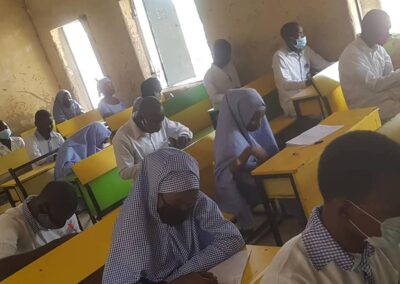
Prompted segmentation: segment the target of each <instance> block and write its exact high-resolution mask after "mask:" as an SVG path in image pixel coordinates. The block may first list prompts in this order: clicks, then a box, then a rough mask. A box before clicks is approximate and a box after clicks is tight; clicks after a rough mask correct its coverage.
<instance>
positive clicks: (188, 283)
mask: <svg viewBox="0 0 400 284" xmlns="http://www.w3.org/2000/svg"><path fill="white" fill-rule="evenodd" d="M170 283H171V284H197V283H199V284H218V281H217V278H216V277H215V276H214V275H213V274H212V273H210V272H192V273H190V274H187V275H184V276H181V277H179V278H178V279H175V280H174V281H172V282H170Z"/></svg>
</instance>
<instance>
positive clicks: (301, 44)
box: [294, 37, 307, 50]
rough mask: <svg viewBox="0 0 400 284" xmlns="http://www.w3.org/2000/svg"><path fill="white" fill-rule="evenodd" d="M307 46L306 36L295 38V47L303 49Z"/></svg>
mask: <svg viewBox="0 0 400 284" xmlns="http://www.w3.org/2000/svg"><path fill="white" fill-rule="evenodd" d="M306 46H307V37H302V38H298V39H297V40H296V44H295V45H294V47H295V48H297V49H300V50H303V49H304V48H306Z"/></svg>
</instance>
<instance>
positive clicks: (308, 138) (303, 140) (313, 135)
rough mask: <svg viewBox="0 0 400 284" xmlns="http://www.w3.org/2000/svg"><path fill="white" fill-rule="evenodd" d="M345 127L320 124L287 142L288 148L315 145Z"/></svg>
mask: <svg viewBox="0 0 400 284" xmlns="http://www.w3.org/2000/svg"><path fill="white" fill-rule="evenodd" d="M342 127H343V125H321V124H318V125H317V126H314V127H313V128H311V129H309V130H307V131H306V132H303V133H302V134H300V135H299V136H297V137H295V138H293V139H292V140H289V141H287V142H286V145H288V146H300V145H313V144H316V143H318V142H319V141H323V139H324V138H325V137H327V136H328V135H330V134H332V133H334V132H336V131H338V130H339V129H341V128H342Z"/></svg>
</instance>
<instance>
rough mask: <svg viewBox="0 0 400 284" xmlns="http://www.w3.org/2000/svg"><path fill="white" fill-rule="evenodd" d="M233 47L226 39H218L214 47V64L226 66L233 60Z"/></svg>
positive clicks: (221, 66)
mask: <svg viewBox="0 0 400 284" xmlns="http://www.w3.org/2000/svg"><path fill="white" fill-rule="evenodd" d="M231 53H232V47H231V44H230V43H229V42H228V41H227V40H225V39H217V40H216V41H215V43H214V48H213V59H214V64H215V65H217V66H218V67H220V68H223V67H225V66H226V65H227V64H228V63H229V62H230V61H231Z"/></svg>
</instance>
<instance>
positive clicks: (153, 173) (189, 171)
mask: <svg viewBox="0 0 400 284" xmlns="http://www.w3.org/2000/svg"><path fill="white" fill-rule="evenodd" d="M199 188H200V180H199V168H198V164H197V162H196V160H195V159H194V158H193V157H191V156H190V155H189V154H187V153H185V152H182V151H180V150H177V149H173V148H166V149H161V150H158V151H156V152H154V153H152V154H149V155H148V156H146V157H145V159H144V161H143V165H142V168H141V169H140V173H139V175H138V178H137V180H136V182H135V186H134V188H133V189H132V190H131V192H130V193H129V196H128V197H127V199H126V200H125V202H124V205H123V207H122V209H121V212H120V215H119V216H118V219H117V221H116V224H115V227H114V232H113V237H112V245H111V251H110V255H109V257H108V260H107V263H106V266H105V269H104V275H103V283H104V284H106V283H113V284H117V283H216V279H215V278H214V277H213V276H212V274H210V273H207V272H206V271H208V270H209V269H211V268H212V267H214V266H216V265H217V264H219V263H220V262H222V261H224V260H226V259H227V258H229V257H231V256H232V255H234V254H235V253H237V252H239V251H240V250H241V249H242V247H243V246H244V241H243V239H242V237H241V235H240V233H239V231H238V230H237V229H236V227H235V226H234V225H233V224H232V223H231V222H229V221H227V220H225V219H224V218H223V216H222V214H221V212H220V211H219V209H218V206H217V205H216V204H215V203H214V201H212V200H211V199H210V198H208V197H207V196H206V195H205V194H204V193H202V192H200V191H199Z"/></svg>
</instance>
